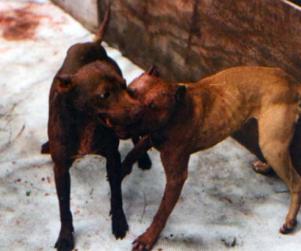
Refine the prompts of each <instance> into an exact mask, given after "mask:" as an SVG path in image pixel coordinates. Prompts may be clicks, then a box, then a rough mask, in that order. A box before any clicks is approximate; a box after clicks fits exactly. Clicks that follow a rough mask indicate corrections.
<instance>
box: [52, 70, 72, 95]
mask: <svg viewBox="0 0 301 251" xmlns="http://www.w3.org/2000/svg"><path fill="white" fill-rule="evenodd" d="M55 80H57V81H58V85H57V91H58V92H59V93H66V92H68V91H70V90H71V89H72V87H73V86H74V85H73V82H72V75H70V74H60V75H57V76H56V77H55Z"/></svg>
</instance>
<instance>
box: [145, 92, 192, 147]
mask: <svg viewBox="0 0 301 251" xmlns="http://www.w3.org/2000/svg"><path fill="white" fill-rule="evenodd" d="M192 113H193V99H192V97H191V96H190V94H189V93H188V92H187V93H186V94H185V97H184V98H183V99H182V100H180V101H178V102H176V103H175V105H174V108H173V110H172V111H171V114H170V117H169V120H168V121H167V122H166V123H165V124H164V125H162V126H161V127H160V128H159V129H158V130H156V131H154V132H152V133H151V134H150V136H151V140H152V142H153V145H154V146H155V147H157V148H160V146H161V145H162V144H164V142H165V141H167V140H168V139H169V138H170V137H172V136H171V135H170V134H172V133H173V132H174V130H173V129H174V128H178V127H180V126H181V125H182V124H183V118H184V117H185V118H187V119H186V121H188V120H189V119H190V118H192Z"/></svg>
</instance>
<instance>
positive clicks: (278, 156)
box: [258, 105, 301, 234]
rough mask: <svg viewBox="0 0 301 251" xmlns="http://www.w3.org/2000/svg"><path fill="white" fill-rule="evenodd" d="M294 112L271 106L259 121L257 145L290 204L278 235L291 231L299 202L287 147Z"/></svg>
mask: <svg viewBox="0 0 301 251" xmlns="http://www.w3.org/2000/svg"><path fill="white" fill-rule="evenodd" d="M296 115H297V114H296V109H294V107H293V106H284V105H283V106H282V105H274V106H273V107H271V108H269V109H268V110H267V111H265V112H262V113H261V116H260V118H259V121H258V122H259V145H260V147H261V150H262V152H263V155H264V157H265V159H266V160H267V163H268V164H269V165H270V166H272V167H273V169H274V171H275V172H276V174H277V175H278V176H279V177H280V178H281V179H282V180H283V181H284V182H285V183H286V185H287V186H288V188H289V191H290V195H291V202H290V207H289V211H288V214H287V216H286V219H285V223H284V224H283V226H282V227H281V228H280V232H281V233H283V234H285V233H289V232H291V231H292V230H293V229H294V227H295V225H296V217H297V214H298V211H299V209H300V203H301V178H300V176H299V174H298V173H297V171H296V170H295V168H294V167H293V165H292V161H291V156H290V153H289V145H290V142H291V139H292V136H293V132H294V124H295V119H296Z"/></svg>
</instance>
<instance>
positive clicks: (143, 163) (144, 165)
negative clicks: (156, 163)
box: [138, 154, 152, 170]
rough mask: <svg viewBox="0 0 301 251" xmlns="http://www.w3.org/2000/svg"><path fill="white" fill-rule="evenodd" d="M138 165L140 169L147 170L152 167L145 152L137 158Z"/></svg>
mask: <svg viewBox="0 0 301 251" xmlns="http://www.w3.org/2000/svg"><path fill="white" fill-rule="evenodd" d="M138 166H139V168H140V169H142V170H149V169H151V167H152V161H151V160H150V158H149V156H148V155H147V154H144V155H143V156H142V157H141V158H140V159H139V160H138Z"/></svg>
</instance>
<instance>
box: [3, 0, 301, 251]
mask: <svg viewBox="0 0 301 251" xmlns="http://www.w3.org/2000/svg"><path fill="white" fill-rule="evenodd" d="M0 35H1V36H0V52H1V54H0V55H1V60H0V94H1V99H0V195H1V200H0V226H1V227H0V250H1V251H7V250H13V251H19V250H20V251H27V250H28V251H32V250H34V251H42V250H53V245H54V243H55V241H56V238H57V235H58V231H59V226H60V225H59V214H58V203H57V198H56V193H55V187H54V182H53V173H52V163H51V161H50V158H49V156H42V155H40V154H39V150H40V145H41V144H42V143H43V142H45V140H46V139H47V135H46V123H47V113H48V104H47V99H48V91H49V87H50V84H51V80H52V77H53V75H54V74H55V72H56V71H57V69H58V67H59V66H60V64H61V62H62V60H63V58H64V55H65V52H66V49H67V48H68V47H69V46H70V45H71V44H73V43H75V42H78V41H87V40H89V39H91V34H90V33H89V32H88V31H87V30H85V29H84V28H83V27H82V26H81V25H80V24H78V23H77V22H76V21H74V20H73V19H72V18H70V17H69V16H68V15H67V14H65V13H64V12H63V11H61V10H60V9H58V8H57V7H56V6H54V5H53V4H51V3H49V2H48V1H46V0H40V1H27V0H23V1H21V0H19V1H17V0H10V1H5V0H0ZM106 48H107V50H108V53H109V54H110V55H111V56H112V57H113V58H115V59H116V60H117V62H119V64H120V66H121V68H122V70H123V72H124V74H125V76H126V78H127V79H128V80H131V79H132V78H133V77H135V76H137V74H139V73H140V72H141V70H140V69H139V68H137V67H136V66H135V65H133V64H132V63H131V62H129V61H128V60H127V59H125V58H124V57H122V55H121V54H120V53H119V52H118V51H116V50H114V49H111V48H109V47H106ZM130 147H131V144H130V143H129V142H123V143H122V144H121V147H120V151H121V153H122V155H123V156H124V155H125V154H126V153H127V152H128V151H129V150H130ZM150 155H151V157H152V161H153V164H154V165H153V168H152V169H151V170H150V171H146V172H143V171H140V170H138V169H136V168H135V169H134V171H133V174H132V175H131V176H130V177H128V178H127V179H126V180H125V182H124V186H123V194H124V208H125V212H126V215H127V217H128V222H129V224H130V231H129V233H128V235H127V237H126V238H125V239H124V240H122V241H120V240H119V241H116V240H115V239H114V237H113V235H112V234H111V226H110V222H111V220H110V217H109V197H110V194H109V186H108V183H107V181H106V179H105V175H106V174H105V165H104V164H105V163H104V159H103V158H101V157H97V156H87V157H85V158H84V159H83V160H80V161H77V162H76V163H75V165H74V167H73V168H72V203H71V204H72V211H73V214H74V226H75V238H76V250H78V251H123V250H131V242H132V241H133V240H134V239H135V237H137V236H138V235H139V234H141V233H142V232H143V231H144V230H145V228H146V227H147V226H148V225H149V224H150V222H151V219H152V217H153V215H154V213H155V211H156V209H157V207H158V205H159V202H160V198H161V196H162V192H163V187H164V173H163V170H162V166H161V162H160V160H159V156H158V153H157V152H156V151H155V150H152V151H150ZM253 159H254V156H252V155H251V154H249V153H248V152H247V151H246V150H244V149H243V148H242V147H241V146H240V145H238V144H237V143H236V142H234V141H233V140H231V139H228V140H226V141H224V142H223V143H221V144H219V145H217V146H216V147H214V148H212V149H210V150H208V151H204V152H201V153H198V154H195V155H194V156H193V157H192V159H191V161H190V168H189V172H190V173H189V179H188V181H187V183H186V185H185V187H184V191H183V193H182V195H181V198H180V200H179V202H178V204H177V206H176V208H175V210H174V212H173V214H172V216H171V217H170V219H169V221H168V224H167V226H166V228H165V230H164V231H163V233H162V235H161V238H160V239H159V241H158V243H157V245H156V246H155V248H154V250H155V251H158V250H161V251H177V250H181V251H198V250H214V251H215V250H218V251H220V250H248V251H253V250H257V251H261V250H262V251H270V250H271V251H277V250H285V251H297V250H301V238H300V237H301V236H300V227H298V229H297V231H296V233H294V234H292V235H288V236H283V235H280V234H279V233H278V228H279V227H280V225H281V224H282V223H283V220H284V217H285V214H286V212H287V208H288V203H289V196H288V193H287V188H286V187H285V186H284V184H283V183H282V182H281V181H279V179H278V178H275V177H264V176H261V175H258V174H255V173H254V172H253V171H252V170H251V166H250V162H251V161H252V160H253ZM298 219H299V220H300V215H299V217H298Z"/></svg>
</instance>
